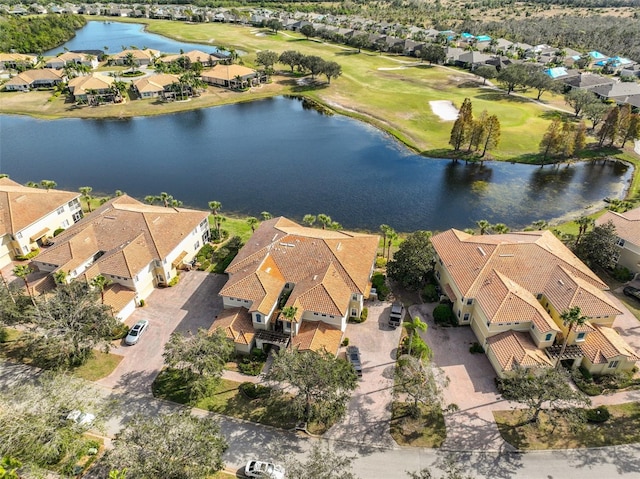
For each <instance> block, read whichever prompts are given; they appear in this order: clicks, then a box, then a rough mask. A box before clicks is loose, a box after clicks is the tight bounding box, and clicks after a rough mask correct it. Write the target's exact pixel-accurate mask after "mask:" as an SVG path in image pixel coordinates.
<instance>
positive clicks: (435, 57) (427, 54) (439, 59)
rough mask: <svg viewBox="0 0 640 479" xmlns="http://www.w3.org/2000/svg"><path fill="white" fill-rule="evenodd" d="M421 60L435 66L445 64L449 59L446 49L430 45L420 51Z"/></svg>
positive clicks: (433, 44)
mask: <svg viewBox="0 0 640 479" xmlns="http://www.w3.org/2000/svg"><path fill="white" fill-rule="evenodd" d="M420 58H421V59H422V60H426V61H428V62H429V63H430V64H432V65H433V64H434V63H436V64H438V63H443V62H444V61H445V60H446V59H447V53H446V52H445V50H444V47H442V46H440V45H436V44H435V43H429V44H427V45H425V46H424V47H423V48H422V49H421V50H420Z"/></svg>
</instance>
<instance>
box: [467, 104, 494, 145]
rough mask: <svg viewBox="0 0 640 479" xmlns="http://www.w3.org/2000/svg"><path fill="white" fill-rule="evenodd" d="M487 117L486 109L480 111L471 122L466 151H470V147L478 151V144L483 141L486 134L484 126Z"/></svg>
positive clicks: (485, 125)
mask: <svg viewBox="0 0 640 479" xmlns="http://www.w3.org/2000/svg"><path fill="white" fill-rule="evenodd" d="M488 117H489V114H488V113H487V110H483V111H482V113H480V117H479V118H478V119H475V120H473V121H472V122H471V128H470V130H469V147H468V148H467V151H471V150H472V149H473V150H474V151H478V148H479V147H480V144H481V143H484V138H485V136H486V134H487V131H486V127H487V119H488Z"/></svg>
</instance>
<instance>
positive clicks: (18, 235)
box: [16, 231, 22, 239]
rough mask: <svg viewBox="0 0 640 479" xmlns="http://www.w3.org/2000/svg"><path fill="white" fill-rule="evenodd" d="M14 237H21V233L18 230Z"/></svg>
mask: <svg viewBox="0 0 640 479" xmlns="http://www.w3.org/2000/svg"><path fill="white" fill-rule="evenodd" d="M16 238H18V239H22V233H21V232H20V231H18V232H17V233H16Z"/></svg>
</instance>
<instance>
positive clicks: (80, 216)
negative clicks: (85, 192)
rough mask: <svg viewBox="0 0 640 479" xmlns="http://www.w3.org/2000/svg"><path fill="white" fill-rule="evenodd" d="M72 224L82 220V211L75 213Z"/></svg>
mask: <svg viewBox="0 0 640 479" xmlns="http://www.w3.org/2000/svg"><path fill="white" fill-rule="evenodd" d="M72 218H73V222H74V223H77V222H78V221H80V220H81V219H82V211H76V212H75V213H74V214H73V216H72Z"/></svg>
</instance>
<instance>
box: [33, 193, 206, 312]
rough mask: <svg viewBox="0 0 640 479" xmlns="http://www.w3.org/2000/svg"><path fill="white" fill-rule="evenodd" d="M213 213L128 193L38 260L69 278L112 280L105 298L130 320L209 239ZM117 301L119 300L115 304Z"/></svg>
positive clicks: (40, 265)
mask: <svg viewBox="0 0 640 479" xmlns="http://www.w3.org/2000/svg"><path fill="white" fill-rule="evenodd" d="M208 216H209V214H208V213H207V212H205V211H196V210H190V209H185V208H165V207H162V206H152V205H146V204H143V203H141V202H139V201H138V200H136V199H134V198H131V197H130V196H127V195H123V196H118V197H116V198H114V199H111V200H109V201H108V202H106V203H105V204H104V205H102V206H101V207H100V208H98V209H97V210H96V211H94V212H93V213H91V215H89V216H87V217H85V218H84V219H83V220H82V221H80V222H78V223H77V224H75V225H73V226H72V227H71V228H69V229H68V230H66V231H64V232H63V233H61V234H60V235H58V236H56V237H55V239H54V244H53V245H52V246H50V247H49V248H47V250H46V251H44V252H43V253H42V254H41V255H40V256H39V257H38V258H36V260H35V261H34V262H33V263H34V265H36V266H37V267H38V269H39V270H40V271H48V272H51V273H54V272H58V271H64V272H65V273H66V280H67V281H71V280H73V279H74V278H82V279H85V280H87V281H91V280H92V279H93V278H95V277H96V276H98V275H102V276H104V277H105V278H107V279H108V280H109V281H110V282H111V287H110V288H108V291H107V294H106V295H105V302H109V301H108V300H109V298H112V299H113V302H114V303H117V304H118V307H117V308H116V307H114V311H115V312H116V313H118V316H119V317H120V318H121V319H124V318H126V316H128V315H129V314H130V313H131V312H132V311H133V309H134V308H135V305H136V303H139V302H140V300H141V299H145V298H146V297H147V296H149V294H151V291H152V290H153V288H154V287H155V286H158V285H161V286H166V285H168V284H169V283H170V281H171V280H172V279H173V278H174V277H175V276H176V275H177V274H178V272H177V270H178V269H181V268H182V267H184V265H186V264H187V263H188V262H190V261H191V260H192V259H193V258H194V257H195V255H196V253H197V252H198V250H199V249H200V248H201V247H202V245H203V244H204V243H205V242H207V241H209V223H208ZM112 305H113V304H112Z"/></svg>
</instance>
